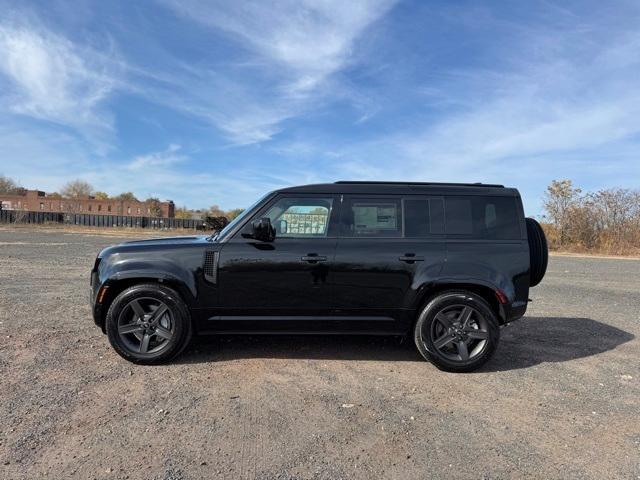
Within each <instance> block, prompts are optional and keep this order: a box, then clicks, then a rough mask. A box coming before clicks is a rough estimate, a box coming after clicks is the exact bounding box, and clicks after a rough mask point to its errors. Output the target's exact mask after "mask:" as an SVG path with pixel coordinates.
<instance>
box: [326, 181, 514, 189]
mask: <svg viewBox="0 0 640 480" xmlns="http://www.w3.org/2000/svg"><path fill="white" fill-rule="evenodd" d="M334 183H337V184H351V185H441V186H447V187H489V188H504V185H499V184H496V183H480V182H476V183H448V182H384V181H364V180H355V181H352V180H340V181H338V182H334Z"/></svg>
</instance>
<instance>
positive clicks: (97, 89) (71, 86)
mask: <svg viewBox="0 0 640 480" xmlns="http://www.w3.org/2000/svg"><path fill="white" fill-rule="evenodd" d="M113 75H114V72H113V64H111V63H110V62H109V61H105V57H104V56H103V55H102V54H98V53H96V52H93V51H89V50H83V49H80V48H78V47H77V46H76V45H74V44H73V43H71V42H70V41H69V40H67V39H66V38H64V37H61V36H59V35H56V34H54V33H52V32H50V31H48V30H46V29H45V28H43V27H40V26H38V25H35V24H31V25H27V24H16V23H9V22H5V23H1V24H0V85H3V84H4V87H3V90H4V92H3V93H2V96H1V97H0V100H1V101H2V102H3V103H4V104H5V106H6V107H8V109H9V110H10V111H12V112H14V113H18V114H21V115H27V116H30V117H33V118H37V119H40V120H46V121H50V122H54V123H56V124H60V125H64V126H68V127H72V128H74V129H76V130H78V131H79V132H81V133H82V134H84V135H85V136H87V137H101V136H103V135H105V134H108V133H109V132H110V131H111V129H112V120H111V117H110V115H109V114H108V113H106V112H105V111H104V110H102V109H101V108H100V106H101V102H102V101H103V100H104V99H105V98H106V97H107V96H108V95H109V94H110V93H111V92H112V91H113V89H114V87H115V83H116V81H115V79H114V77H113ZM2 76H4V79H5V81H4V82H2Z"/></svg>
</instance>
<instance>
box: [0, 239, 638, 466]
mask: <svg viewBox="0 0 640 480" xmlns="http://www.w3.org/2000/svg"><path fill="white" fill-rule="evenodd" d="M120 240H124V238H118V237H115V236H101V235H88V234H78V233H65V232H63V231H60V230H53V231H44V230H27V229H20V230H13V229H10V228H6V227H5V228H0V335H1V336H0V338H1V341H0V369H1V371H0V373H1V377H0V411H1V412H2V415H1V416H0V478H7V479H20V478H29V479H31V478H55V479H60V478H83V479H84V478H105V479H111V478H114V479H115V478H119V479H124V478H131V479H135V478H144V479H147V478H158V479H183V478H184V479H187V478H228V479H244V478H259V479H272V478H277V479H293V478H318V479H338V478H345V479H346V478H367V479H368V478H398V479H408V478H452V477H456V478H474V479H477V478H513V477H517V478H597V479H601V478H640V368H639V367H640V341H639V340H638V336H639V335H640V308H639V307H640V293H639V292H640V261H637V260H610V259H586V258H572V257H553V258H552V259H551V262H550V267H549V272H548V274H547V277H546V278H545V281H544V282H543V284H542V285H541V286H540V287H537V288H535V289H533V290H532V292H531V298H532V299H533V303H532V304H531V306H530V310H529V313H528V315H527V317H526V318H525V319H523V320H521V321H519V322H516V323H515V324H513V325H512V326H509V327H507V328H506V329H504V330H503V331H502V335H503V337H502V343H501V345H500V347H499V349H498V352H497V354H496V356H495V357H494V359H493V360H492V361H491V362H490V363H489V364H488V365H487V366H486V368H485V369H484V370H482V371H480V372H477V373H473V374H467V375H460V374H458V375H456V374H447V373H443V372H440V371H438V370H437V369H435V368H434V367H433V366H431V365H430V364H429V363H426V362H423V361H421V360H420V359H419V358H418V355H417V353H416V352H415V351H414V349H413V347H412V346H411V344H410V343H407V342H405V343H404V344H400V343H399V342H398V341H396V340H395V339H387V338H331V337H328V338H327V337H324V338H323V337H275V338H274V337H232V338H226V339H223V338H212V339H207V340H198V341H197V342H195V343H194V345H193V346H192V347H191V348H190V349H189V350H187V352H186V353H185V354H184V355H183V356H182V357H180V358H179V359H178V360H177V361H176V362H175V363H173V364H171V365H166V366H159V367H137V366H133V365H131V364H129V363H127V362H125V361H124V360H122V359H120V357H118V356H117V355H116V354H115V353H114V352H113V351H112V350H111V349H110V347H109V345H108V342H107V339H106V338H105V337H104V336H103V335H102V333H101V332H100V331H99V330H98V329H97V328H95V327H94V325H93V323H92V320H91V318H90V311H89V307H88V305H87V282H88V272H89V269H90V267H91V264H92V262H93V259H94V257H95V255H96V253H97V252H98V250H99V249H100V248H101V247H103V246H106V245H108V244H112V243H115V242H118V241H120Z"/></svg>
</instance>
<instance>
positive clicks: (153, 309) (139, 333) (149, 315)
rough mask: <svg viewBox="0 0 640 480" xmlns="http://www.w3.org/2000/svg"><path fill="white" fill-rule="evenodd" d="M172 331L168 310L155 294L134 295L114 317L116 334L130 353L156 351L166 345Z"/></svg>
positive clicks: (172, 326)
mask: <svg viewBox="0 0 640 480" xmlns="http://www.w3.org/2000/svg"><path fill="white" fill-rule="evenodd" d="M174 333H175V321H174V319H173V316H172V313H171V310H170V309H169V307H168V306H167V305H166V304H165V303H164V302H162V301H160V300H158V299H156V298H151V297H141V298H135V299H133V300H131V301H130V302H129V303H127V304H126V305H125V306H124V308H123V309H122V311H121V312H120V315H119V317H118V335H119V336H120V339H121V340H122V342H123V343H124V345H125V346H126V347H127V349H128V350H130V351H131V352H134V353H139V354H151V353H153V354H156V353H159V352H161V351H162V350H164V349H165V348H166V347H167V346H168V344H169V342H170V340H171V339H172V338H173V335H174Z"/></svg>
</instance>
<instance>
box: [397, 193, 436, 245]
mask: <svg viewBox="0 0 640 480" xmlns="http://www.w3.org/2000/svg"><path fill="white" fill-rule="evenodd" d="M404 222H405V224H404V235H405V237H408V238H412V237H425V236H428V235H433V234H441V233H444V232H443V229H444V220H443V206H442V199H440V198H432V199H427V198H406V199H405V200H404Z"/></svg>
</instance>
